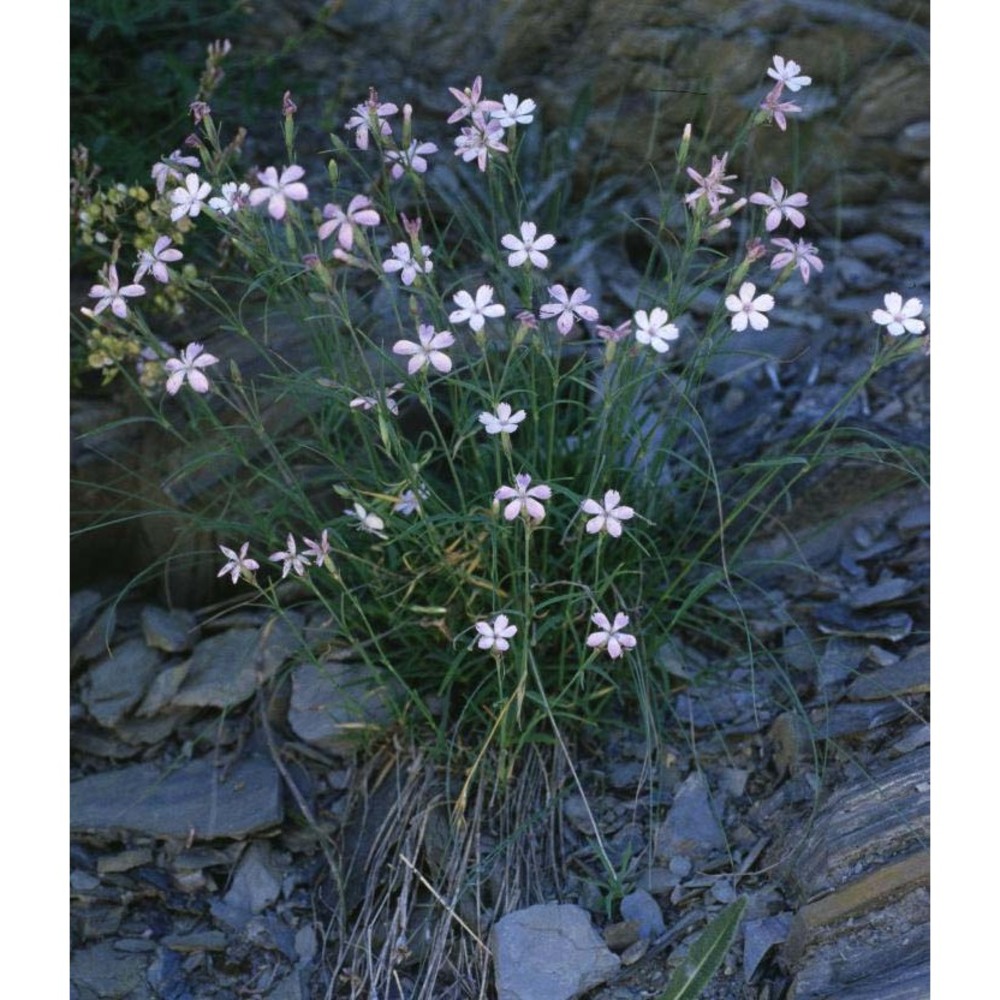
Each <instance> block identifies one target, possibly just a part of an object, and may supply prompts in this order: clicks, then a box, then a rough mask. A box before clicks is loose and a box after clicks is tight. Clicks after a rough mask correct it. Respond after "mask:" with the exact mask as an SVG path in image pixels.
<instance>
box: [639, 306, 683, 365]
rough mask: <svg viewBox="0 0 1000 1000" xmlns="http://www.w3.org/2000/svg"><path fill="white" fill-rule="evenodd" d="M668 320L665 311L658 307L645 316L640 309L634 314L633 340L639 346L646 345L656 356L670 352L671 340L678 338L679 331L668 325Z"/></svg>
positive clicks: (668, 317) (670, 324)
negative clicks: (634, 329)
mask: <svg viewBox="0 0 1000 1000" xmlns="http://www.w3.org/2000/svg"><path fill="white" fill-rule="evenodd" d="M668 319H670V316H669V314H668V313H667V310H666V309H660V308H659V307H657V308H655V309H653V310H652V311H651V312H650V313H649V315H648V316H647V315H646V311H645V310H644V309H640V310H639V311H638V312H637V313H636V314H635V325H636V327H637V329H636V331H635V339H636V340H637V341H638V342H639V343H640V344H648V345H649V346H650V347H652V348H653V350H654V351H656V352H657V353H658V354H664V353H665V352H666V351H669V350H670V343H669V341H671V340H676V339H677V338H678V337H679V336H680V331H679V330H678V329H677V327H676V326H674V324H673V323H668V322H667V320H668Z"/></svg>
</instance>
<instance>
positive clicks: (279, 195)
mask: <svg viewBox="0 0 1000 1000" xmlns="http://www.w3.org/2000/svg"><path fill="white" fill-rule="evenodd" d="M304 176H305V170H303V169H302V167H300V166H299V165H298V164H297V163H293V164H292V165H291V166H290V167H285V169H284V170H282V171H281V176H280V177H279V176H278V171H277V170H276V169H275V168H274V167H267V168H266V169H265V170H264V171H263V172H262V173H259V174H257V180H259V181H260V183H261V185H262V186H261V187H259V188H254V189H253V190H252V191H251V192H250V204H251V205H254V206H256V205H260V204H261V203H262V202H265V201H266V202H267V214H268V215H270V216H271V218H272V219H279V220H280V219H283V218H284V217H285V212H286V211H287V209H288V201H289V200H291V201H305V199H306V198H308V197H309V189H308V188H307V187H306V186H305V184H303V183H302V177H304Z"/></svg>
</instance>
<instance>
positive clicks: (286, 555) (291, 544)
mask: <svg viewBox="0 0 1000 1000" xmlns="http://www.w3.org/2000/svg"><path fill="white" fill-rule="evenodd" d="M287 546H288V547H287V548H286V549H285V551H284V552H272V553H271V555H270V556H268V558H269V559H270V560H271V561H272V562H280V563H282V564H283V565H282V567H281V579H282V580H284V579H285V577H286V576H288V574H289V572H290V571H291V570H293V569H294V570H295V572H296V573H297V574H298V575H299V576H305V575H306V569H308V567H309V561H308V559H307V557H306V554H305V553H304V552H296V551H295V539H294V538H293V537H292V535H291V534H289V535H288V540H287Z"/></svg>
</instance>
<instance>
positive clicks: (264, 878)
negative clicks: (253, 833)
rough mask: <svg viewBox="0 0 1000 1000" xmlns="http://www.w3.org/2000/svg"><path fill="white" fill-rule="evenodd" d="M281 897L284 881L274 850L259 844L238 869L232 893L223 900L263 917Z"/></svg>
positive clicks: (258, 842) (247, 853)
mask: <svg viewBox="0 0 1000 1000" xmlns="http://www.w3.org/2000/svg"><path fill="white" fill-rule="evenodd" d="M280 895H281V879H280V878H279V876H278V873H277V872H276V870H275V866H274V863H273V862H272V860H271V848H270V846H269V845H268V844H266V843H265V842H263V841H260V840H258V841H255V842H254V843H252V844H251V845H250V846H249V847H248V848H247V850H246V853H245V854H244V855H243V857H242V858H241V859H240V863H239V864H238V865H237V866H236V872H235V873H234V875H233V881H232V884H231V885H230V887H229V892H227V893H226V895H225V896H224V897H223V898H224V899H225V901H226V903H228V904H229V905H230V906H234V907H239V908H240V909H244V910H247V911H248V912H250V913H260V912H261V911H262V910H265V909H266V908H267V907H269V906H270V905H271V904H272V903H273V902H274V901H275V900H276V899H277V898H278V897H279V896H280Z"/></svg>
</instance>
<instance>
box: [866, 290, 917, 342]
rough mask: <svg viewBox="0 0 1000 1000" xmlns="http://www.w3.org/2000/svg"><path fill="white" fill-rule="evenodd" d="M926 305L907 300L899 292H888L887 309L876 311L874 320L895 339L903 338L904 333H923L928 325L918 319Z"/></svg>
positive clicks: (886, 297) (914, 300)
mask: <svg viewBox="0 0 1000 1000" xmlns="http://www.w3.org/2000/svg"><path fill="white" fill-rule="evenodd" d="M923 310H924V304H923V302H921V301H920V299H907V300H906V301H905V302H904V301H903V296H902V295H900V294H899V292H888V293H887V294H886V296H885V308H884V309H876V310H875V311H874V312H873V313H872V319H873V320H874V321H875V322H876V323H878V325H879V326H884V327H885V329H886V333H888V334H890V335H891V336H893V337H901V336H902V335H903V334H904V333H923V332H924V330H925V329H926V324H925V323H924V321H923V320H922V319H917V317H918V316H919V315H920V314H921V313H922V312H923Z"/></svg>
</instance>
